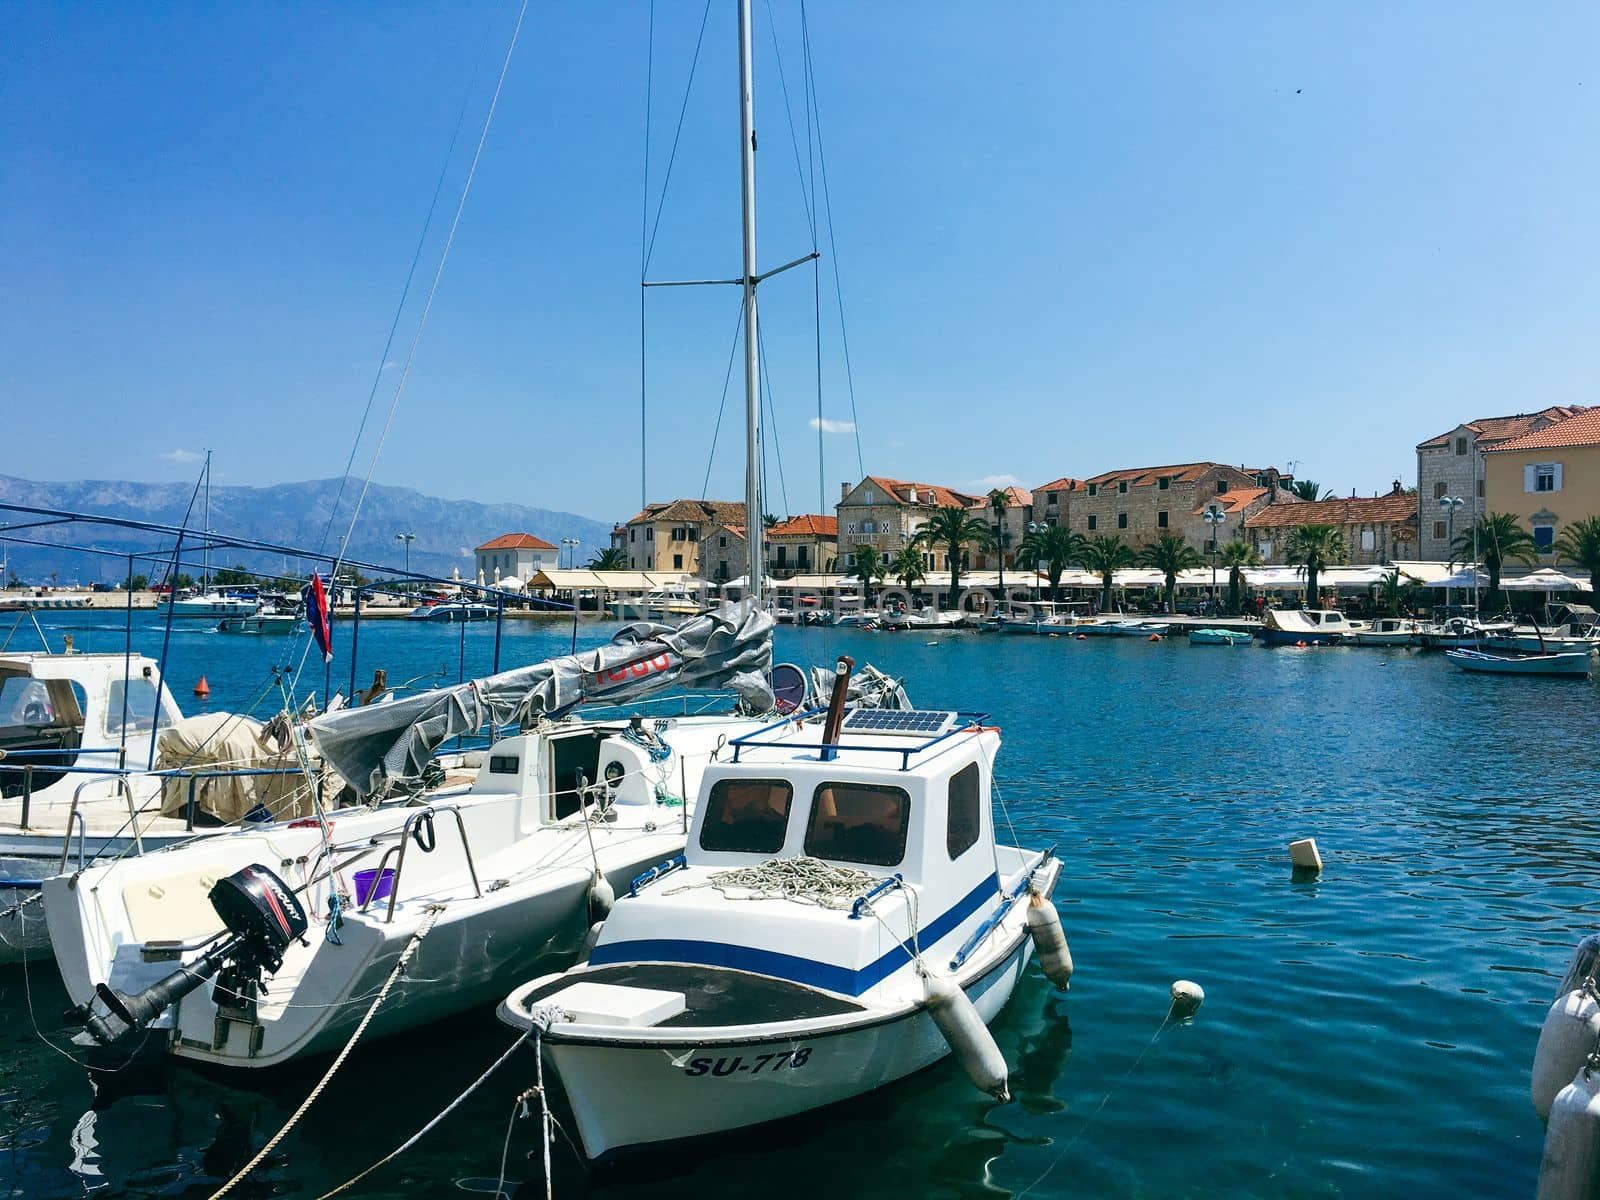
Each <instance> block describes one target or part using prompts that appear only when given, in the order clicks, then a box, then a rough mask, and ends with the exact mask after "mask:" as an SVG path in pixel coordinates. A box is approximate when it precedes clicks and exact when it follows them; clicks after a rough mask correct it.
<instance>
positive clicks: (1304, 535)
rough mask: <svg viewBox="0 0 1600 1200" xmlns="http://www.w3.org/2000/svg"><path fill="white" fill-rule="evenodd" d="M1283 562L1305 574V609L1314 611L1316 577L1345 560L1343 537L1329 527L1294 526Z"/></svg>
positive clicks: (1285, 549) (1336, 529)
mask: <svg viewBox="0 0 1600 1200" xmlns="http://www.w3.org/2000/svg"><path fill="white" fill-rule="evenodd" d="M1283 556H1284V558H1286V559H1288V560H1289V561H1290V562H1292V563H1295V564H1297V565H1298V566H1299V567H1301V568H1302V569H1303V570H1304V571H1305V573H1306V607H1307V608H1315V607H1317V575H1318V574H1320V573H1321V571H1322V569H1323V568H1324V567H1331V566H1334V565H1336V564H1338V563H1342V562H1343V561H1344V560H1345V549H1344V534H1343V533H1341V532H1340V531H1339V530H1338V528H1337V527H1335V526H1333V525H1296V526H1295V528H1294V532H1293V533H1291V534H1290V535H1289V541H1288V544H1287V545H1286V546H1285V547H1284V552H1283Z"/></svg>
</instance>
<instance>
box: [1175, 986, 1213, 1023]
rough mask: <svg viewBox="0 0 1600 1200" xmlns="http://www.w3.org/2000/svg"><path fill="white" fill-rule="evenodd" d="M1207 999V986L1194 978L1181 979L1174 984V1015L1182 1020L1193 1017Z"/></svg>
mask: <svg viewBox="0 0 1600 1200" xmlns="http://www.w3.org/2000/svg"><path fill="white" fill-rule="evenodd" d="M1205 999H1206V990H1205V988H1203V987H1201V986H1200V985H1199V984H1198V983H1196V982H1195V981H1194V980H1192V979H1180V980H1178V981H1177V982H1175V983H1174V984H1173V985H1172V1015H1173V1016H1174V1017H1176V1018H1178V1020H1180V1021H1181V1020H1183V1019H1184V1018H1186V1017H1192V1016H1194V1014H1195V1013H1196V1012H1197V1011H1199V1008H1200V1006H1201V1005H1202V1004H1204V1003H1205Z"/></svg>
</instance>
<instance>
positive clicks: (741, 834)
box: [700, 779, 794, 854]
mask: <svg viewBox="0 0 1600 1200" xmlns="http://www.w3.org/2000/svg"><path fill="white" fill-rule="evenodd" d="M793 799H794V789H793V788H792V787H790V786H789V784H788V783H787V782H786V781H785V780H782V779H719V780H718V781H717V782H716V783H714V784H713V785H712V786H711V795H710V797H709V798H708V799H707V800H706V817H705V821H704V822H703V823H702V824H701V826H700V849H702V850H726V851H732V852H735V853H740V854H776V853H777V852H778V851H780V850H782V849H783V839H784V836H785V834H786V833H787V832H788V829H789V804H790V801H792V800H793Z"/></svg>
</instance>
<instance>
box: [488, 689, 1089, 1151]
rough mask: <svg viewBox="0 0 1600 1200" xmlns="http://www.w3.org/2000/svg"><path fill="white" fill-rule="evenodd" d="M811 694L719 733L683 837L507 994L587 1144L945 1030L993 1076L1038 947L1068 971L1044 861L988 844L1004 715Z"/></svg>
mask: <svg viewBox="0 0 1600 1200" xmlns="http://www.w3.org/2000/svg"><path fill="white" fill-rule="evenodd" d="M849 665H850V664H849V660H848V659H842V660H841V663H840V674H841V677H842V678H844V679H846V680H848V670H849ZM843 691H844V689H843V688H836V689H835V690H834V695H835V696H838V695H840V694H842V692H843ZM818 716H819V713H818V711H817V710H812V711H810V712H806V713H801V714H798V715H796V716H794V717H791V718H790V719H788V720H786V721H783V722H781V723H779V724H776V725H769V726H767V727H765V728H763V729H761V730H759V731H757V732H755V733H752V734H749V735H747V736H745V737H739V738H735V739H734V740H733V741H732V742H730V743H729V746H730V748H731V750H732V751H733V753H732V754H731V755H729V756H725V757H724V759H723V761H721V762H719V763H716V764H712V765H711V766H709V767H707V768H706V771H705V774H704V776H703V778H702V781H701V789H702V790H701V801H700V803H699V805H698V807H697V811H696V813H695V819H694V822H693V826H692V828H691V831H690V836H689V839H688V844H687V847H686V849H685V852H684V853H683V854H682V855H679V856H677V857H675V858H672V859H670V860H668V861H667V862H664V863H662V864H661V865H660V866H659V867H657V868H655V869H653V870H651V871H648V872H646V873H644V874H643V875H641V876H640V877H639V878H638V879H636V880H635V881H634V883H633V887H632V889H631V894H630V895H627V896H624V897H623V898H621V899H620V900H619V901H618V903H617V905H616V907H615V908H614V909H613V911H612V913H611V915H610V917H609V918H608V919H607V920H606V921H605V923H604V924H603V925H602V926H601V927H600V929H599V933H598V940H597V941H596V944H595V946H594V949H593V951H592V952H591V954H590V956H589V958H588V961H587V962H585V963H582V964H580V965H579V966H576V967H573V968H572V969H570V970H568V971H565V972H562V973H560V974H552V975H546V976H544V977H542V978H539V979H535V980H533V981H531V982H529V983H527V984H524V985H523V986H522V987H520V988H518V989H517V990H516V991H514V992H513V993H512V994H511V995H510V996H509V997H508V998H507V999H506V1000H505V1002H504V1003H503V1004H502V1005H501V1006H500V1016H501V1018H502V1020H504V1021H506V1022H507V1023H508V1024H510V1025H512V1026H513V1027H516V1028H521V1029H525V1030H529V1029H531V1030H536V1031H537V1034H538V1038H539V1041H540V1043H541V1047H542V1048H541V1053H542V1054H543V1055H544V1056H545V1058H546V1061H548V1063H549V1064H550V1065H551V1066H552V1067H553V1068H554V1070H555V1073H556V1075H557V1076H558V1077H559V1079H560V1083H561V1087H562V1089H563V1091H564V1092H565V1094H566V1098H567V1101H568V1103H569V1104H570V1107H571V1110H572V1113H573V1115H574V1117H575V1123H576V1125H577V1130H578V1133H579V1135H580V1138H581V1142H582V1149H583V1153H584V1154H585V1156H586V1157H587V1158H588V1159H589V1160H590V1161H591V1162H604V1161H606V1160H609V1159H612V1158H614V1157H617V1156H619V1155H623V1154H626V1153H627V1152H629V1151H636V1150H639V1149H642V1148H647V1147H660V1146H662V1145H664V1144H666V1143H676V1142H681V1141H684V1140H686V1139H692V1138H698V1137H704V1136H707V1135H713V1134H719V1133H725V1132H727V1131H730V1130H735V1129H744V1128H748V1127H750V1126H755V1125H760V1124H762V1123H764V1122H768V1121H776V1120H780V1119H783V1118H785V1117H791V1116H794V1115H796V1114H799V1113H803V1112H807V1111H810V1110H813V1109H818V1108H822V1107H824V1106H826V1105H829V1104H834V1103H837V1102H839V1101H842V1100H847V1099H850V1098H852V1097H855V1096H859V1095H862V1094H863V1093H866V1092H869V1091H871V1090H873V1089H874V1088H878V1087H881V1086H883V1085H884V1084H887V1083H891V1082H893V1081H894V1080H897V1079H901V1078H903V1077H905V1076H907V1075H910V1074H912V1073H913V1072H915V1071H918V1070H920V1069H922V1068H923V1067H926V1066H929V1065H930V1064H932V1063H935V1062H938V1061H939V1060H940V1059H942V1058H944V1057H945V1056H946V1055H950V1054H952V1053H953V1054H954V1055H955V1056H956V1058H957V1060H958V1061H959V1062H960V1063H961V1065H962V1067H963V1069H964V1070H965V1071H966V1072H967V1074H968V1076H969V1078H971V1079H972V1080H973V1081H974V1083H975V1084H976V1085H977V1086H978V1087H979V1088H981V1089H982V1090H984V1091H986V1092H989V1093H990V1094H992V1095H994V1096H996V1097H997V1098H1000V1099H1004V1098H1006V1097H1007V1086H1008V1085H1007V1076H1006V1067H1005V1062H1004V1060H1003V1058H1002V1057H1001V1056H1000V1053H999V1050H998V1048H997V1047H996V1046H995V1043H994V1040H993V1038H992V1037H991V1036H990V1034H989V1032H988V1029H987V1024H988V1022H990V1021H992V1020H994V1018H995V1016H996V1015H997V1014H998V1013H999V1012H1000V1010H1001V1009H1002V1007H1004V1005H1005V1003H1006V1001H1007V1000H1008V999H1009V998H1010V996H1011V992H1012V989H1013V988H1014V987H1015V986H1016V983H1017V980H1018V979H1019V978H1020V977H1021V974H1022V971H1023V968H1024V965H1025V964H1026V962H1027V959H1028V956H1029V954H1030V953H1031V952H1032V951H1033V950H1034V949H1035V947H1036V946H1037V948H1038V951H1039V956H1040V963H1041V965H1042V966H1043V967H1044V969H1045V972H1046V974H1047V975H1048V976H1049V977H1050V978H1051V979H1053V980H1054V981H1056V983H1057V984H1058V985H1059V986H1062V987H1065V985H1066V982H1067V977H1068V975H1069V974H1070V971H1071V959H1070V955H1069V953H1068V951H1067V946H1066V939H1065V937H1064V936H1063V935H1062V932H1061V924H1060V919H1059V917H1058V916H1057V914H1056V910H1055V906H1054V905H1053V904H1052V903H1051V900H1050V896H1051V892H1052V890H1053V889H1054V887H1055V884H1056V880H1057V877H1058V875H1059V873H1060V869H1061V864H1060V862H1059V860H1057V859H1056V858H1055V856H1054V853H1053V851H1051V850H1044V851H1032V850H1024V849H1020V848H1017V847H1012V846H998V845H996V844H995V840H994V821H993V812H992V810H991V800H990V788H991V777H992V771H993V766H994V760H995V755H996V753H997V752H998V750H999V748H1000V734H999V731H998V730H996V729H994V728H992V727H990V726H987V725H985V724H984V723H983V717H982V715H981V714H970V713H954V712H916V711H909V712H893V713H889V712H884V713H865V712H859V711H858V712H853V713H850V714H849V716H848V719H845V714H844V713H843V712H842V710H841V709H840V708H839V707H838V706H837V705H831V706H830V708H829V711H828V714H827V719H826V722H825V724H824V723H822V722H820V721H819V720H818V719H817V718H818Z"/></svg>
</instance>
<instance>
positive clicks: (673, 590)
mask: <svg viewBox="0 0 1600 1200" xmlns="http://www.w3.org/2000/svg"><path fill="white" fill-rule="evenodd" d="M705 610H706V593H704V592H695V591H693V590H691V589H690V588H688V587H685V586H681V585H678V586H667V587H659V588H652V589H651V590H650V591H648V592H646V593H645V594H644V595H642V596H631V597H624V598H622V599H620V600H613V601H612V602H611V614H612V616H614V617H616V618H617V620H619V621H681V620H683V619H684V618H685V617H692V616H694V615H695V614H696V613H701V612H704V611H705Z"/></svg>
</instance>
